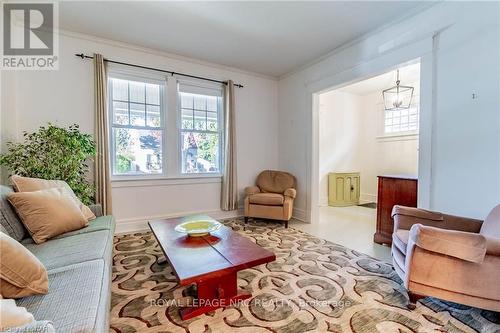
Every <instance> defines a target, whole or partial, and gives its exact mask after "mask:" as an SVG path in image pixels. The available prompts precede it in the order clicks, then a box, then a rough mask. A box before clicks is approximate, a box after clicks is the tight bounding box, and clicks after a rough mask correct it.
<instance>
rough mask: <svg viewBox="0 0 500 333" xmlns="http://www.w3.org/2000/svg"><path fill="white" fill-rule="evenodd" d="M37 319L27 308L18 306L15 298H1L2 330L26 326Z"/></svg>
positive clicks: (0, 321)
mask: <svg viewBox="0 0 500 333" xmlns="http://www.w3.org/2000/svg"><path fill="white" fill-rule="evenodd" d="M34 321H35V318H33V315H32V314H31V313H29V312H28V310H26V308H24V307H21V306H17V305H16V302H15V301H14V300H13V299H2V300H0V330H5V331H9V329H11V328H15V327H20V326H24V325H26V324H29V323H32V322H34Z"/></svg>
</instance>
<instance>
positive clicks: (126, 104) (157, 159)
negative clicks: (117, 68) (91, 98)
mask: <svg viewBox="0 0 500 333" xmlns="http://www.w3.org/2000/svg"><path fill="white" fill-rule="evenodd" d="M164 88H165V85H164V83H163V82H161V81H160V82H154V81H150V80H143V79H142V80H141V79H139V78H130V77H127V78H123V77H120V78H118V77H113V78H111V79H110V80H109V95H110V96H109V100H110V113H111V114H110V122H111V133H110V134H111V146H112V149H111V152H112V154H113V155H112V171H113V175H141V174H149V175H153V174H162V173H163V155H164V152H163V138H164V136H165V128H164V121H163V110H164V103H163V98H162V96H163V90H164Z"/></svg>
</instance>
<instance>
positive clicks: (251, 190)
mask: <svg viewBox="0 0 500 333" xmlns="http://www.w3.org/2000/svg"><path fill="white" fill-rule="evenodd" d="M255 193H260V188H259V187H258V186H248V187H246V188H245V194H246V195H252V194H255Z"/></svg>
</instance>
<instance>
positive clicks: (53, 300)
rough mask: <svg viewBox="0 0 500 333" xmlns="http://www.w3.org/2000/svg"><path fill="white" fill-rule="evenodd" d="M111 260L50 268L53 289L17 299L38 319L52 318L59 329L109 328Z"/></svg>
mask: <svg viewBox="0 0 500 333" xmlns="http://www.w3.org/2000/svg"><path fill="white" fill-rule="evenodd" d="M109 267H110V263H109V262H106V261H104V260H103V259H98V260H92V261H87V262H82V263H79V264H74V265H70V266H67V267H62V268H58V269H55V270H52V271H50V272H49V293H48V294H46V295H36V296H29V297H24V298H21V299H18V300H17V305H18V306H24V307H26V309H27V310H28V311H29V312H31V313H32V314H33V316H34V317H35V318H37V319H44V320H50V321H51V322H52V323H53V324H54V328H55V330H56V332H65V333H66V332H68V333H70V332H78V333H91V332H92V333H93V332H107V330H108V327H103V326H105V325H103V323H105V322H106V319H105V317H104V318H103V315H104V316H107V312H106V311H108V308H109V302H110V273H109Z"/></svg>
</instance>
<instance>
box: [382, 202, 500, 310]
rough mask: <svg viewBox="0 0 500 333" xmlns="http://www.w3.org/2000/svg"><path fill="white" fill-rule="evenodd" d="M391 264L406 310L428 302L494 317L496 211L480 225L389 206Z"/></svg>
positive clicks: (499, 256) (499, 219) (499, 268)
mask: <svg viewBox="0 0 500 333" xmlns="http://www.w3.org/2000/svg"><path fill="white" fill-rule="evenodd" d="M392 217H393V218H394V233H393V235H392V238H393V242H392V250H391V252H392V259H393V264H394V269H395V270H396V272H397V273H398V275H399V276H400V277H401V279H402V280H403V282H404V285H405V287H406V289H407V290H408V294H409V299H410V303H409V305H408V307H409V308H411V309H413V308H415V302H416V301H417V300H418V299H419V298H422V297H425V296H432V297H436V298H440V299H443V300H447V301H452V302H457V303H461V304H466V305H469V306H474V307H478V308H482V309H488V310H492V311H500V284H499V276H500V205H498V206H496V207H495V208H494V209H493V210H492V211H491V213H490V214H489V215H488V217H487V218H486V219H485V220H484V222H483V221H480V220H475V219H469V218H464V217H458V216H452V215H446V214H441V213H437V212H430V211H426V210H422V209H418V208H410V207H403V206H394V208H393V210H392Z"/></svg>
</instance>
